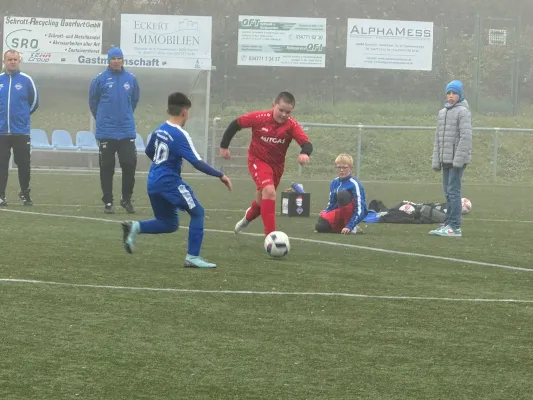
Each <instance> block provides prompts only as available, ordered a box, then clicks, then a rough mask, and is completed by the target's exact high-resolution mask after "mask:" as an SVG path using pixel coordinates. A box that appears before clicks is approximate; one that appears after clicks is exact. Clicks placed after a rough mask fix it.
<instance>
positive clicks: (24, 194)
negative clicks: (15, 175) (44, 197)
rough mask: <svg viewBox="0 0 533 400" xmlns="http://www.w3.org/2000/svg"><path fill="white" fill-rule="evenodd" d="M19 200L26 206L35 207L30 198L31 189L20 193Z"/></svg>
mask: <svg viewBox="0 0 533 400" xmlns="http://www.w3.org/2000/svg"><path fill="white" fill-rule="evenodd" d="M19 198H20V199H21V200H22V201H23V203H22V204H23V205H25V206H33V201H32V200H31V197H30V189H28V190H21V191H20V192H19Z"/></svg>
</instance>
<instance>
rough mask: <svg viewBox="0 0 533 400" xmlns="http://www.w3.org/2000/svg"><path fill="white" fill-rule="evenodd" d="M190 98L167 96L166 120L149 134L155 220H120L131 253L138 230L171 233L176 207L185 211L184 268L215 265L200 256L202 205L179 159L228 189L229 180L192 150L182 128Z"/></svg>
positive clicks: (150, 186) (150, 191)
mask: <svg viewBox="0 0 533 400" xmlns="http://www.w3.org/2000/svg"><path fill="white" fill-rule="evenodd" d="M190 108H191V101H190V100H189V99H188V98H187V96H185V95H184V94H183V93H172V94H171V95H170V96H169V97H168V111H167V112H168V115H169V117H168V120H167V121H166V122H165V123H164V124H162V125H161V126H160V127H159V128H157V129H156V130H155V131H154V132H153V133H152V135H151V137H150V141H149V142H148V145H147V146H146V150H145V152H146V155H147V156H148V157H150V159H151V160H152V166H151V167H150V172H149V174H148V183H147V189H148V196H149V197H150V203H151V204H152V209H153V211H154V216H155V219H151V220H148V221H124V222H123V223H122V230H123V233H124V235H123V240H124V248H125V249H126V251H127V252H128V253H130V254H131V253H132V252H133V247H134V245H135V238H136V236H137V234H139V233H151V234H156V233H171V232H175V231H176V230H177V229H178V226H179V219H178V210H182V211H186V212H187V213H188V214H189V215H190V217H191V221H190V224H189V245H188V250H187V256H186V257H185V265H184V266H185V267H187V268H215V267H216V264H213V263H210V262H207V261H206V260H204V259H203V258H201V257H200V248H201V246H202V240H203V237H204V208H203V207H202V205H201V204H200V203H199V202H198V200H197V199H196V197H195V196H194V193H193V191H192V189H191V188H190V187H189V185H187V184H186V183H185V182H184V181H183V179H182V178H181V165H182V162H183V159H185V160H187V161H188V162H190V163H191V164H192V166H193V167H194V168H196V169H197V170H199V171H201V172H204V173H206V174H208V175H211V176H216V177H217V178H219V179H220V180H221V181H222V183H223V184H224V185H226V186H227V188H228V189H229V190H231V181H230V179H229V178H228V177H227V176H225V175H224V174H223V173H222V172H220V171H218V170H216V169H214V168H213V167H211V166H210V165H209V164H207V163H206V162H204V161H202V159H201V158H200V155H199V154H198V153H197V152H196V149H195V148H194V145H193V143H192V140H191V137H190V136H189V134H188V133H187V132H186V131H185V130H184V129H183V126H184V125H185V122H186V121H187V119H188V118H189V109H190Z"/></svg>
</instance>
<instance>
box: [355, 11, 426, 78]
mask: <svg viewBox="0 0 533 400" xmlns="http://www.w3.org/2000/svg"><path fill="white" fill-rule="evenodd" d="M346 67H347V68H371V69H404V70H418V71H431V70H432V68H433V22H420V21H391V20H381V19H358V18H348V37H347V43H346Z"/></svg>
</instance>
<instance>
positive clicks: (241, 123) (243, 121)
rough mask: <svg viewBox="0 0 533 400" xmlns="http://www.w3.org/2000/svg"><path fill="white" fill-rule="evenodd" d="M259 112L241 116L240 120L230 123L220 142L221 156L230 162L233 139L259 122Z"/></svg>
mask: <svg viewBox="0 0 533 400" xmlns="http://www.w3.org/2000/svg"><path fill="white" fill-rule="evenodd" d="M258 117H259V115H258V112H251V113H248V114H244V115H241V116H240V117H239V118H237V119H235V120H233V121H231V122H230V124H229V125H228V127H227V128H226V130H225V131H224V135H222V140H221V141H220V156H221V157H223V158H225V159H227V160H229V159H230V158H231V154H230V151H229V150H228V148H229V144H230V142H231V140H232V139H233V137H234V136H235V135H236V134H237V132H239V131H240V130H241V129H244V128H252V127H253V126H254V124H255V123H256V121H257V120H258Z"/></svg>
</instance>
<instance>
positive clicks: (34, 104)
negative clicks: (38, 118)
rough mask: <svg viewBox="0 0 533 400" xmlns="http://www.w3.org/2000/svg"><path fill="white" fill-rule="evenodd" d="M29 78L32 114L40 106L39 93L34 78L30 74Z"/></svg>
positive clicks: (29, 102)
mask: <svg viewBox="0 0 533 400" xmlns="http://www.w3.org/2000/svg"><path fill="white" fill-rule="evenodd" d="M28 79H29V81H30V86H29V88H28V104H29V106H30V115H31V114H33V113H34V112H35V111H36V110H37V109H38V108H39V93H38V91H37V86H35V82H33V79H32V78H31V77H30V76H28Z"/></svg>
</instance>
